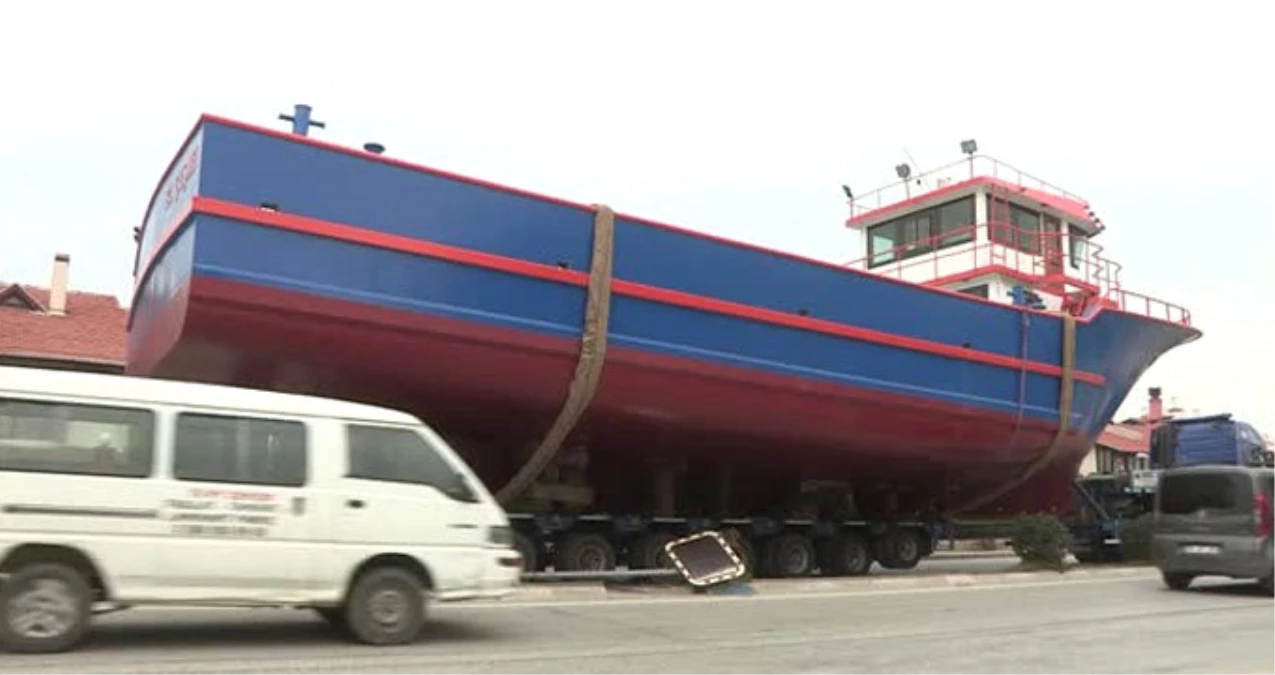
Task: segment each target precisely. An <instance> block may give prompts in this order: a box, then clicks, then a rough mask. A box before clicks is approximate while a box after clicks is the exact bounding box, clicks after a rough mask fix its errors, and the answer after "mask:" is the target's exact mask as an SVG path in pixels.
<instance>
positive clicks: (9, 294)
mask: <svg viewBox="0 0 1275 675" xmlns="http://www.w3.org/2000/svg"><path fill="white" fill-rule="evenodd" d="M30 301H34V303H35V307H31V306H30V305H31V302H30ZM48 306H49V289H47V288H41V287H39V286H28V285H25V284H2V283H0V356H14V357H22V358H34V359H58V360H64V361H85V362H91V363H98V364H119V365H123V364H124V356H125V345H126V342H127V325H128V311H127V310H125V309H124V308H123V307H121V306H120V303H119V300H117V299H116V298H115V296H112V295H103V294H99V293H84V292H79V291H68V292H67V294H66V314H64V315H57V314H50V313H48V311H47V308H48Z"/></svg>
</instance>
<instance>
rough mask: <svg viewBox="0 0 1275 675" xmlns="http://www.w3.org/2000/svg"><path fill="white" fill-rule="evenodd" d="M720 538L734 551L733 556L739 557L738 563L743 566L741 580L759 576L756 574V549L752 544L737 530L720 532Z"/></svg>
mask: <svg viewBox="0 0 1275 675" xmlns="http://www.w3.org/2000/svg"><path fill="white" fill-rule="evenodd" d="M722 536H723V537H725V538H726V542H727V543H728V544H730V547H731V548H732V549H734V550H735V555H737V556H739V560H740V562H742V563H743V564H744V576H743V577H742V578H743V579H751V578H753V577H754V576H759V575H758V572H757V549H756V548H755V547H754V546H753V542H752V541H751V540H749V539H748V537H747V536H745V535H744V533H743V532H740V531H739V530H737V529H734V528H731V529H728V530H723V531H722Z"/></svg>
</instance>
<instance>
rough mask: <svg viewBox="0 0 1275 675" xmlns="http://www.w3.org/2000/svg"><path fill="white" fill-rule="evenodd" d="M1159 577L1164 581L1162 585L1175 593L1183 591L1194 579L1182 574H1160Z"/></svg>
mask: <svg viewBox="0 0 1275 675" xmlns="http://www.w3.org/2000/svg"><path fill="white" fill-rule="evenodd" d="M1160 576H1161V577H1162V578H1163V579H1164V585H1165V586H1168V587H1169V588H1171V589H1173V590H1175V591H1185V590H1186V588H1187V586H1190V585H1191V581H1192V580H1194V579H1195V577H1193V576H1191V575H1190V574H1183V573H1182V572H1162V573H1160Z"/></svg>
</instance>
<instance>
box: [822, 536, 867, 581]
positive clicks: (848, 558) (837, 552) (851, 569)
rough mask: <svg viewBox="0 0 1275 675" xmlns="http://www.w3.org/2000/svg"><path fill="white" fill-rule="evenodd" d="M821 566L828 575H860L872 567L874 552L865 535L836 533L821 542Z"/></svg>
mask: <svg viewBox="0 0 1275 675" xmlns="http://www.w3.org/2000/svg"><path fill="white" fill-rule="evenodd" d="M818 548H819V568H820V569H821V570H822V571H823V573H824V574H825V575H827V576H859V575H861V574H867V572H868V570H869V569H870V568H871V567H872V553H871V552H870V551H869V550H868V544H867V542H866V541H864V539H863V537H862V536H860V535H858V534H855V533H853V532H846V533H843V534H835V535H833V536H831V537H829V538H828V539H825V540H823V541H822V542H820V545H819V547H818Z"/></svg>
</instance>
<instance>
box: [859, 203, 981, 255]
mask: <svg viewBox="0 0 1275 675" xmlns="http://www.w3.org/2000/svg"><path fill="white" fill-rule="evenodd" d="M867 236H868V266H869V267H879V266H881V265H888V264H890V263H892V262H898V261H900V260H907V259H908V258H911V257H913V256H916V255H921V254H923V253H928V252H931V251H935V250H938V249H942V248H947V247H949V246H956V245H959V244H964V243H968V242H970V241H973V240H974V197H972V196H970V197H964V198H961V199H957V200H954V201H950V202H946V203H944V204H939V205H937V206H934V207H931V208H928V209H925V210H924V211H917V212H915V213H910V214H908V215H906V216H903V217H901V218H896V219H894V220H890V221H886V222H884V223H881V224H879V225H873V226H872V227H869V228H868V233H867Z"/></svg>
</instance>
